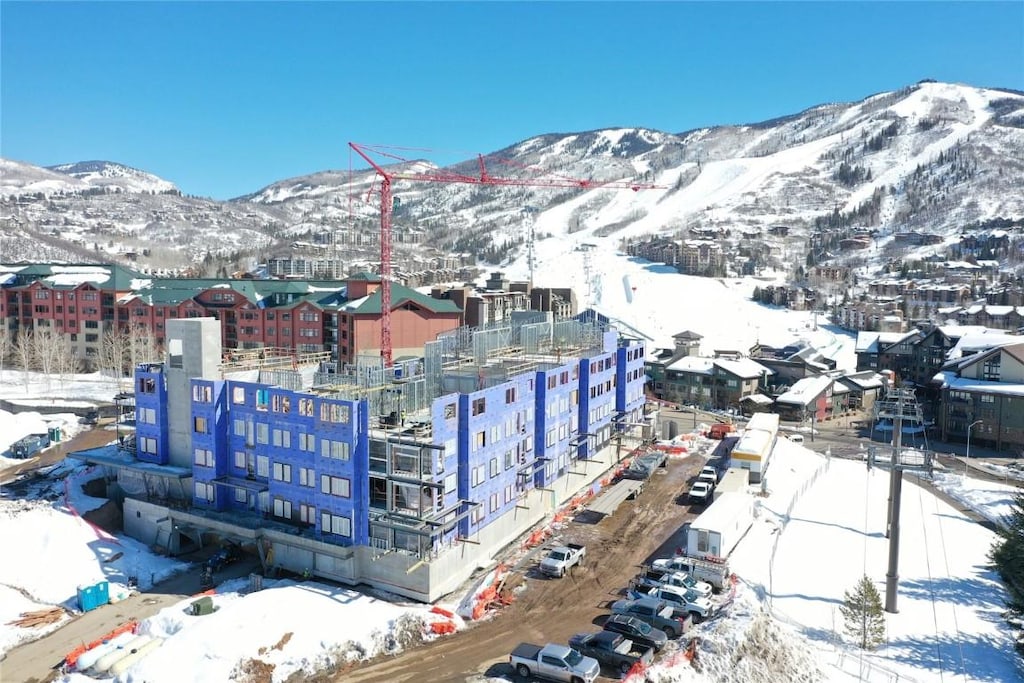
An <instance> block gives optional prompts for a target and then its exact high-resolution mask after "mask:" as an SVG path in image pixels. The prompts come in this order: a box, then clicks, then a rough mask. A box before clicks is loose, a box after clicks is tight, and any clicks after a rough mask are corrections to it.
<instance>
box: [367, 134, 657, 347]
mask: <svg viewBox="0 0 1024 683" xmlns="http://www.w3.org/2000/svg"><path fill="white" fill-rule="evenodd" d="M348 146H349V147H351V148H352V149H353V150H354V151H355V152H356V154H358V155H359V156H361V157H362V158H363V159H365V160H366V162H367V163H368V164H370V166H371V167H372V168H373V170H374V171H376V172H377V175H379V176H380V179H381V180H380V315H381V320H380V355H381V357H382V358H383V359H384V366H385V367H391V364H392V358H391V210H392V196H391V185H392V183H393V182H394V181H396V180H411V181H422V182H429V183H460V184H464V185H504V186H518V187H566V188H577V189H580V190H592V189H605V188H606V189H628V190H633V191H634V192H637V191H639V190H649V189H658V188H661V189H664V188H663V187H662V186H660V185H651V184H645V183H635V182H627V181H622V180H612V181H599V180H584V179H579V178H569V177H566V176H559V175H551V174H548V175H547V176H546V177H536V178H507V177H495V176H492V175H491V174H490V173H488V171H487V165H486V163H485V161H484V156H483V155H482V154H478V155H477V164H478V168H479V175H466V174H463V173H458V172H456V171H454V170H451V169H447V168H435V169H433V170H430V171H425V172H413V171H403V170H399V169H390V170H389V169H387V168H384V167H383V166H381V164H379V163H377V161H375V160H374V158H373V157H372V156H370V155H371V154H373V155H377V156H379V157H382V158H384V159H387V160H388V161H386V162H384V163H408V162H411V161H413V160H412V159H406V158H403V157H401V156H399V155H397V154H394V153H393V152H391V151H388V150H404V151H426V150H416V149H410V148H397V147H384V146H381V145H363V144H359V143H355V142H350V143H348ZM491 160H492V161H497V162H499V163H503V164H506V165H510V166H514V167H516V168H518V169H519V170H522V171H528V172H532V173H537V172H538V171H536V170H535V169H531V168H529V167H527V166H522V165H520V164H517V163H515V162H513V161H509V160H505V159H498V158H496V157H491Z"/></svg>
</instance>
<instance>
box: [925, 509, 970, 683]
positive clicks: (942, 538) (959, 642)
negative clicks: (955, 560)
mask: <svg viewBox="0 0 1024 683" xmlns="http://www.w3.org/2000/svg"><path fill="white" fill-rule="evenodd" d="M932 502H933V503H934V504H935V520H936V523H937V524H938V526H939V542H940V543H941V545H942V559H943V562H944V563H945V565H946V576H947V577H949V578H950V579H952V578H953V575H952V574H951V573H950V571H949V551H948V550H947V549H946V535H945V534H944V533H943V531H942V515H941V514H940V512H939V497H938V496H932ZM951 606H952V609H953V629H954V630H955V631H956V647H957V651H958V652H959V653H960V673H961V674H962V675H963V677H964V682H965V683H966V681H967V660H966V659H965V658H964V641H963V634H961V632H960V620H959V619H958V618H957V615H956V603H955V602H953V603H952V604H951Z"/></svg>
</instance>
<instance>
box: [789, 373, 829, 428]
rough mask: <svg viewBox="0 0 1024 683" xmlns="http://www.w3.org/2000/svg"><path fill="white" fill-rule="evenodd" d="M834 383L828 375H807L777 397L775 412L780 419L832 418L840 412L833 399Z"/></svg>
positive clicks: (818, 419)
mask: <svg viewBox="0 0 1024 683" xmlns="http://www.w3.org/2000/svg"><path fill="white" fill-rule="evenodd" d="M833 383H834V380H833V379H832V378H831V377H829V376H827V375H818V376H816V377H805V378H804V379H802V380H800V381H799V382H797V383H796V384H794V385H793V386H791V387H790V388H789V389H788V390H787V391H785V392H783V393H782V394H780V395H779V396H776V397H775V412H777V413H778V414H779V417H780V419H783V420H792V421H796V422H803V421H804V420H812V421H819V422H820V421H821V420H825V419H828V418H831V417H832V415H833V414H834V413H835V412H838V411H837V409H836V406H835V405H834V402H833V399H832V393H833V392H832V388H833V387H832V385H833Z"/></svg>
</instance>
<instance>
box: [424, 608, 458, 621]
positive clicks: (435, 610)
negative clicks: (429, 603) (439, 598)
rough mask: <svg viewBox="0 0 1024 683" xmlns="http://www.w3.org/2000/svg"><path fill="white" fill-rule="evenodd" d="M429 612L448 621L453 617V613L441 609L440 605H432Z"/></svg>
mask: <svg viewBox="0 0 1024 683" xmlns="http://www.w3.org/2000/svg"><path fill="white" fill-rule="evenodd" d="M430 611H431V612H433V613H434V614H440V615H441V616H442V617H448V618H449V619H451V618H452V617H454V616H455V613H454V612H452V611H451V610H450V609H445V608H444V607H441V606H440V605H434V606H433V607H431V608H430Z"/></svg>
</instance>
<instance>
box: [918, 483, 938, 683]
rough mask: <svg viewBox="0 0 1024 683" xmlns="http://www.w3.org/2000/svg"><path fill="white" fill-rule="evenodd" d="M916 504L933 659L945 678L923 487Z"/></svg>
mask: <svg viewBox="0 0 1024 683" xmlns="http://www.w3.org/2000/svg"><path fill="white" fill-rule="evenodd" d="M916 488H917V504H918V507H920V509H921V540H922V541H924V566H925V569H926V570H927V572H928V594H929V595H930V597H931V601H932V626H933V627H934V628H935V659H936V661H937V663H938V665H939V680H940V681H943V680H945V676H944V675H943V666H942V645H941V640H942V639H941V637H940V636H939V612H938V609H937V607H936V604H935V580H934V578H932V560H931V558H930V557H929V556H928V523H927V520H926V519H925V515H924V489H923V488H922V487H921V486H920V485H918V486H917V487H916Z"/></svg>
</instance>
